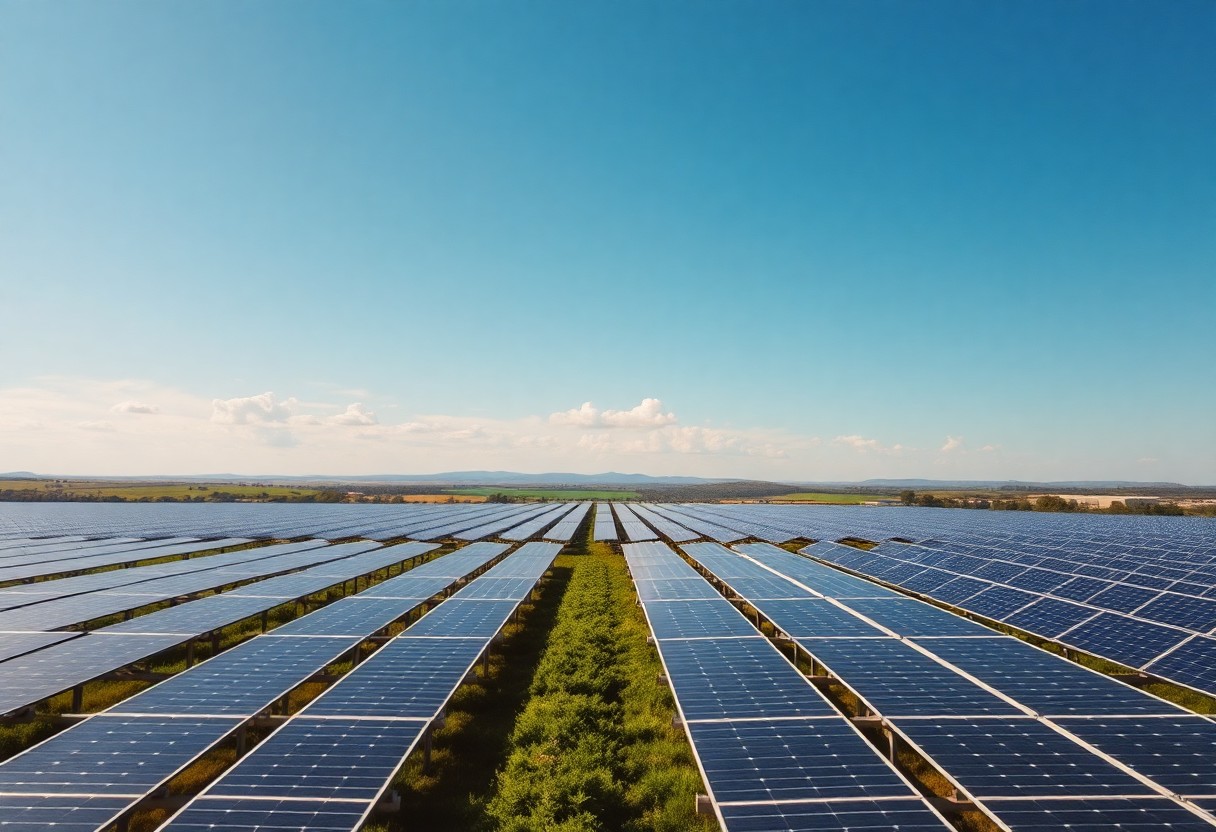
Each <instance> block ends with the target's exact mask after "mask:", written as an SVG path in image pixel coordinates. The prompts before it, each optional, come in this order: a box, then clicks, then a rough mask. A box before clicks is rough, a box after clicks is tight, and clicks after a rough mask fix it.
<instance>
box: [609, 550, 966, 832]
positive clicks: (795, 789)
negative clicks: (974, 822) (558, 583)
mask: <svg viewBox="0 0 1216 832" xmlns="http://www.w3.org/2000/svg"><path fill="white" fill-rule="evenodd" d="M623 549H624V552H625V558H626V560H627V561H628V563H629V569H630V572H631V573H632V575H633V579H634V582H635V584H636V585H637V588H638V597H639V598H641V599H642V606H643V609H644V610H645V612H646V617H647V619H648V620H649V622H650V626H651V631H652V632H653V633H654V638H655V642H656V644H657V646H658V650H659V655H660V657H661V659H662V662H663V666H664V669H665V671H666V675H667V680H668V682H669V683H670V685H671V688H672V691H673V693H674V694H675V697H676V705H677V708H678V709H679V712H680V717H681V719H682V721H683V724H684V726H685V730H686V732H687V734H688V737H689V740H690V741H691V743H692V746H693V750H694V754H695V756H696V758H697V763H698V765H699V767H700V769H701V772H702V775H703V777H704V781H705V784H706V787H707V789H708V791H709V796H710V798H711V801H712V803H713V806H714V810H715V812H716V814H717V816H718V820H719V821H720V822H721V823H722V825H723V827H724V828H725V829H727V830H728V831H732V832H733V830H750V829H768V830H777V829H784V830H812V829H815V830H827V829H850V828H874V829H879V828H883V829H895V828H898V829H901V830H903V829H913V830H931V829H932V830H942V829H947V828H949V827H948V826H947V825H946V823H945V821H944V820H943V819H942V818H941V817H940V816H939V815H938V814H937V813H936V812H935V811H934V810H933V809H932V808H931V807H930V806H929V805H928V804H927V803H926V802H925V801H924V800H923V799H922V798H921V797H920V796H919V795H918V794H917V793H916V792H915V790H914V789H913V788H912V786H911V785H910V784H909V783H908V781H907V780H905V779H904V778H903V777H902V776H901V775H900V774H899V773H898V772H897V771H896V770H895V769H894V768H893V767H892V766H891V765H889V764H888V763H887V761H886V760H884V759H883V758H882V757H881V756H880V755H879V754H878V753H877V751H876V750H875V749H874V748H873V746H871V745H870V744H869V743H867V742H866V740H865V739H864V738H863V737H862V735H861V734H860V733H859V732H858V731H857V729H856V728H854V727H853V725H852V724H851V723H850V722H849V721H848V720H847V719H845V718H844V717H843V716H842V715H841V714H840V713H838V712H837V711H836V710H835V709H834V708H833V707H832V705H831V704H830V703H829V702H828V700H827V699H825V698H824V696H823V695H822V694H821V693H820V692H819V691H818V690H817V689H816V688H815V687H814V686H812V685H811V684H810V682H809V681H807V679H806V677H805V676H803V675H802V674H801V673H800V672H799V671H798V670H797V669H796V668H795V667H794V666H793V665H792V664H790V662H789V661H788V660H787V659H786V658H785V657H784V656H782V654H781V653H780V652H779V651H778V650H777V649H776V648H775V647H774V646H773V645H772V644H771V643H770V642H769V640H768V639H766V638H765V637H763V636H762V635H761V634H760V633H759V632H758V631H757V630H756V629H755V628H754V627H753V626H752V625H751V624H749V623H748V621H747V620H746V619H745V618H744V617H743V616H742V615H741V614H740V613H739V612H738V610H736V609H735V608H734V607H733V606H732V605H731V604H730V603H729V602H728V601H726V600H725V599H724V598H723V597H722V596H721V595H719V594H718V593H717V592H716V591H715V590H714V589H713V588H712V587H711V586H710V585H709V584H708V583H707V582H706V581H705V580H704V579H703V578H702V577H701V576H700V575H698V574H697V573H696V572H694V571H693V569H692V568H691V567H689V566H688V564H686V563H685V562H684V561H683V560H681V559H680V557H679V556H678V555H677V554H676V553H675V552H674V551H672V550H671V549H670V548H669V547H668V546H667V545H665V544H661V543H636V544H626V545H625V546H624V547H623Z"/></svg>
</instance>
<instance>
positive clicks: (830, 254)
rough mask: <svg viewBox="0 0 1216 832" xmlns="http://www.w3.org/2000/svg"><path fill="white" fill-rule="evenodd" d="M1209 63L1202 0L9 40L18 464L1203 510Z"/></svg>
mask: <svg viewBox="0 0 1216 832" xmlns="http://www.w3.org/2000/svg"><path fill="white" fill-rule="evenodd" d="M1214 41H1216V4H1214V3H1212V2H1210V0H1198V1H1197V2H1187V1H1186V0H1179V2H1169V3H1159V2H1148V0H1145V2H1115V1H1112V0H1101V2H1080V1H1076V2H1050V1H1049V0H1042V2H1023V0H1017V2H983V3H977V2H972V0H966V2H943V1H942V0H936V1H934V0H926V2H918V3H907V2H881V1H879V0H872V1H871V2H809V3H808V2H763V3H744V2H731V3H722V2H707V1H706V0H698V2H686V3H680V2H666V3H654V2H611V3H608V2H586V3H567V2H552V3H549V2H538V1H536V0H523V1H521V2H510V3H508V2H491V0H485V1H484V2H459V1H458V0H457V1H456V2H453V1H452V0H445V1H444V2H409V3H407V2H400V3H390V2H327V3H319V2H301V0H292V1H291V2H271V1H270V0H262V2H257V3H244V2H241V3H235V2H195V3H186V2H175V3H158V2H138V3H133V2H107V3H95V2H80V3H73V2H55V3H32V2H31V3H21V2H12V0H8V2H0V114H2V119H3V128H2V129H0V270H2V271H0V356H3V362H2V365H0V403H2V402H4V401H7V402H8V403H7V405H2V406H0V470H7V469H9V468H36V469H37V470H43V471H50V470H55V471H81V472H83V471H90V472H94V473H127V472H128V471H126V470H109V469H112V468H118V467H122V465H123V463H122V460H124V459H125V460H128V461H129V460H131V459H132V458H133V457H132V454H134V455H135V457H134V458H135V459H137V460H138V461H136V462H131V463H130V466H129V467H130V468H131V472H136V473H138V472H147V471H154V470H175V471H176V470H181V471H185V470H186V469H195V470H197V469H201V470H211V469H213V468H218V467H221V466H222V467H227V468H236V467H239V466H241V465H242V463H247V467H246V468H245V469H242V470H248V465H254V466H256V467H258V468H260V469H263V470H269V469H274V470H281V471H284V472H295V471H303V470H321V469H325V470H329V469H333V468H335V467H337V468H342V467H343V465H344V464H345V465H346V467H345V469H344V470H343V471H340V472H349V473H355V472H363V471H377V470H381V469H391V470H424V469H429V470H438V469H442V468H446V467H513V468H518V469H523V470H539V469H542V468H548V467H555V466H557V467H564V468H572V469H575V470H585V471H594V470H600V469H603V468H605V467H613V468H616V467H629V468H634V469H641V470H648V471H649V472H651V473H716V474H732V473H739V474H741V475H749V476H750V475H755V476H760V475H763V476H774V477H782V478H798V479H859V478H862V477H864V476H881V475H885V474H890V475H901V476H913V475H921V476H971V477H985V478H987V477H993V478H999V477H1019V478H1056V479H1065V478H1067V479H1074V478H1077V479H1079V478H1128V479H1132V478H1134V479H1145V480H1152V479H1172V480H1181V481H1185V482H1193V483H1194V482H1209V483H1210V482H1216V373H1214V371H1213V357H1214V356H1216V151H1214V146H1216V140H1214V137H1216V80H1214V79H1216V50H1213V49H1212V43H1213V42H1214ZM123 385H126V386H125V387H124V386H123ZM120 390H121V391H122V392H119V391H120ZM132 390H134V391H135V392H134V393H132V392H131V391H132ZM88 391H92V392H88ZM266 392H273V394H274V396H275V401H276V402H282V401H284V400H289V399H291V398H295V399H297V400H298V401H297V402H296V403H294V404H292V405H290V406H288V407H287V408H286V409H284V410H275V409H274V408H270V409H265V408H263V410H262V411H257V412H256V413H255V412H254V411H250V413H251V414H253V415H251V416H249V418H245V417H231V416H230V415H229V414H230V411H227V410H224V411H222V412H221V410H220V409H219V408H218V406H217V409H215V410H213V408H212V400H213V399H218V400H222V401H226V400H229V399H243V398H246V397H252V396H255V395H258V394H262V393H266ZM107 396H109V397H110V398H115V397H118V400H116V401H114V402H112V403H111V402H109V399H107ZM158 396H159V397H160V398H159V399H158V398H157V397H158ZM4 397H7V398H4ZM647 397H653V398H658V399H661V400H662V411H661V412H662V413H668V412H670V413H671V414H674V418H673V420H668V421H664V420H658V421H657V422H647V421H646V420H645V419H642V420H640V422H639V424H637V425H629V424H617V425H614V424H612V423H611V419H607V420H605V418H604V417H603V416H602V413H601V415H600V416H592V417H590V418H588V419H587V420H584V421H585V424H582V425H581V426H580V425H570V424H565V423H564V422H562V420H561V419H560V418H558V419H556V420H553V419H550V414H553V413H559V414H560V413H561V412H563V411H566V410H568V409H570V408H576V407H578V406H579V405H581V404H582V403H583V402H585V401H592V402H594V404H595V407H596V408H597V409H598V410H599V411H605V410H620V411H629V410H630V409H632V408H634V407H635V406H639V402H641V401H642V399H644V398H647ZM131 402H135V403H136V405H145V406H146V408H147V410H148V411H149V412H148V413H146V414H144V415H149V416H153V417H155V416H161V417H166V418H163V419H161V420H160V421H159V423H158V424H159V427H157V428H156V429H155V430H153V429H152V428H151V427H149V426H150V425H152V424H153V423H154V422H156V419H154V418H149V419H143V420H140V419H139V418H138V411H139V407H138V406H136V407H125V408H123V407H118V406H119V405H122V404H126V405H129V404H130V403H131ZM191 402H195V404H191ZM355 402H358V403H360V405H361V407H362V410H360V411H358V412H363V411H368V412H373V413H374V414H375V417H374V421H375V422H376V425H374V426H371V428H372V433H376V434H377V435H376V436H362V437H361V438H362V439H363V440H368V439H374V440H375V441H374V442H368V441H363V442H362V443H360V442H358V441H353V440H350V436H351V434H350V432H349V431H347V432H346V433H341V434H340V435H339V433H335V432H334V431H337V429H338V428H337V426H338V424H339V422H340V420H338V421H337V422H334V425H333V430H332V431H329V430H327V429H324V428H323V425H328V424H329V423H330V422H331V421H333V420H334V419H336V417H337V415H339V414H341V413H342V412H343V409H344V408H347V407H348V406H349V405H350V404H352V403H355ZM116 407H117V408H118V409H117V410H116V409H115V408H116ZM90 408H92V409H90ZM192 408H194V409H198V412H194V410H192ZM200 408H201V409H200ZM133 414H134V415H133ZM167 417H173V418H178V417H180V420H179V423H177V424H175V425H174V426H173V427H172V429H170V428H169V427H167V426H166V425H168V423H169V422H170V419H169V418H167ZM432 417H433V418H432ZM190 418H197V419H198V420H200V421H199V425H200V426H205V430H202V431H201V433H206V435H207V436H208V437H210V438H209V439H207V440H206V442H203V441H202V440H198V439H187V438H186V437H187V436H188V435H189V434H190V433H191V428H190V424H191V423H190V422H189V419H190ZM428 419H430V421H428ZM436 420H438V421H436ZM347 421H348V422H350V423H355V422H359V421H360V420H359V419H355V418H352V419H348V420H347ZM362 421H363V422H368V421H371V420H367V419H364V420H362ZM439 422H442V423H443V425H444V426H445V428H451V429H450V430H446V429H445V430H440V429H439V428H437V427H436V424H438V423H439ZM403 424H404V425H412V426H420V425H421V426H425V429H423V427H417V428H408V427H407V428H401V427H400V426H401V425H403ZM529 425H531V427H529ZM342 426H343V427H351V426H352V425H350V424H347V425H342ZM354 426H356V427H369V426H368V425H366V424H364V425H361V426H360V425H354ZM487 426H489V427H487ZM473 427H476V428H480V429H482V430H483V431H486V430H489V431H490V432H491V433H494V432H495V431H499V433H500V434H501V436H500V438H499V440H498V446H496V447H498V450H493V449H489V450H487V449H485V448H479V446H477V445H476V444H475V443H474V444H470V441H469V437H468V436H465V435H463V434H461V431H462V430H468V429H471V428H473ZM693 427H696V428H698V429H699V430H700V433H697V434H695V435H693V434H692V433H690V434H688V435H686V436H683V438H681V436H680V435H676V434H675V431H677V430H678V429H679V428H693ZM390 429H391V430H390ZM32 431H43V433H44V435H45V436H47V437H48V438H47V439H46V441H45V442H44V443H42V444H39V443H38V442H35V441H33V440H32V439H31V438H30V437H31V436H32V435H33V434H32V433H31V432H32ZM157 431H160V434H163V436H162V437H161V439H160V440H158V441H161V442H162V443H163V445H162V446H161V450H160V451H158V455H155V456H152V455H149V456H148V457H146V458H144V457H139V453H141V452H140V451H139V450H138V449H139V448H140V447H141V446H140V445H139V442H138V438H139V436H140V435H141V434H143V435H152V434H154V433H156V432H157ZM201 433H200V435H201ZM389 433H391V434H392V435H391V436H389V435H388V434H389ZM160 434H157V435H160ZM437 434H442V435H443V436H444V437H447V435H448V434H452V436H451V437H449V438H445V439H443V440H442V441H440V439H437V438H434V437H435V436H436V435H437ZM668 434H671V435H668ZM423 435H425V436H429V437H432V439H428V440H427V441H428V442H429V443H430V444H428V445H426V450H424V449H423V448H422V446H419V445H413V444H410V442H411V441H413V440H411V439H409V437H411V436H415V437H416V436H423ZM496 435H497V434H496ZM173 436H176V437H177V439H176V440H174V439H173V438H172V437H173ZM52 437H53V438H52ZM403 437H404V438H403ZM502 437H508V438H507V439H503V438H502ZM528 437H532V438H533V439H534V440H535V443H534V445H533V446H532V447H533V449H534V450H535V449H538V448H544V447H548V448H550V452H549V455H548V456H545V455H544V454H542V453H540V452H539V451H536V454H539V455H531V456H530V455H528V454H529V453H532V452H531V451H529V452H527V453H525V450H521V449H527V448H528V447H529V445H528ZM597 437H598V439H597ZM605 437H606V438H605ZM715 437H716V438H715ZM947 437H955V438H956V439H957V440H958V444H956V445H955V446H954V447H952V448H950V449H949V450H948V451H944V452H943V451H941V449H942V448H946V447H947V446H948V445H949V444H950V442H949V440H948V439H947ZM871 440H873V444H866V443H868V442H870V441H871ZM175 441H176V442H177V444H176V445H175V444H174V442H175ZM124 442H125V443H126V444H123V443H124ZM597 442H599V444H596V443H597ZM681 442H684V443H685V445H681ZM689 442H691V443H692V445H688V444H687V443H689ZM187 443H189V444H191V445H192V446H195V448H196V450H197V449H198V447H200V446H205V447H206V448H207V449H208V452H207V453H206V454H203V455H202V456H201V457H200V456H190V455H189V454H187V453H184V452H183V453H180V454H179V453H177V452H176V451H173V450H172V449H173V448H175V447H177V448H181V447H183V446H184V445H185V444H187ZM243 443H244V444H243ZM259 443H260V445H259ZM343 443H346V444H343ZM504 443H505V444H506V445H510V447H511V448H514V449H515V450H513V451H505V450H503V449H502V447H503V445H504ZM546 443H548V444H546ZM554 443H556V444H554ZM579 443H581V444H579ZM605 443H607V444H605ZM614 443H615V444H614ZM647 443H649V444H647ZM698 443H699V444H698ZM723 443H725V445H723ZM787 444H788V445H789V448H788V449H787V448H785V447H784V446H785V445H787ZM373 445H374V446H375V447H377V448H384V447H386V446H391V448H392V451H391V452H389V451H387V450H386V451H383V452H379V451H378V452H375V453H372V452H367V453H364V452H363V451H361V450H359V449H360V448H365V447H371V446H373ZM896 445H899V446H900V448H899V449H895V446H896ZM985 446H986V447H988V448H989V449H990V450H988V451H981V448H982V447H985ZM256 447H264V448H265V449H266V451H265V453H266V454H267V455H266V456H258V455H257V452H255V448H256ZM576 447H577V448H581V449H582V451H575V450H574V448H576ZM116 448H122V449H123V455H121V456H113V457H111V456H107V455H106V454H107V453H111V452H115V451H114V449H116ZM342 448H347V449H348V450H341V449H342ZM614 448H615V449H616V451H615V452H616V453H617V454H618V455H617V456H614V455H613V454H614V452H613V451H612V449H614ZM327 449H328V450H327ZM555 449H556V450H555ZM589 449H591V450H589ZM594 449H598V450H595V451H594V452H593V450H594ZM605 449H608V450H605ZM791 449H792V450H791ZM145 450H146V449H145ZM719 451H722V452H721V453H719ZM148 453H149V454H150V452H148ZM327 453H328V454H329V455H326V454H327ZM512 454H514V456H513V455H512ZM479 455H480V456H479ZM479 458H485V459H486V460H487V464H485V465H474V464H471V463H472V462H475V461H476V460H477V459H479ZM6 460H8V461H11V464H6ZM618 460H619V464H613V463H614V462H617V461H618ZM491 463H493V464H491ZM101 469H106V470H104V471H103V470H101ZM356 469H357V470H356ZM330 472H333V473H337V472H339V471H332V470H331V471H330Z"/></svg>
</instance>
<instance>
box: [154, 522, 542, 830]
mask: <svg viewBox="0 0 1216 832" xmlns="http://www.w3.org/2000/svg"><path fill="white" fill-rule="evenodd" d="M560 548H561V547H560V546H559V545H557V544H552V543H528V544H525V545H524V546H523V547H521V548H520V549H519V550H517V551H516V552H514V553H512V554H511V555H509V556H507V557H506V558H505V559H504V560H503V561H501V562H500V563H499V564H497V565H496V566H494V567H493V568H491V569H490V570H489V571H488V572H486V573H485V574H484V575H483V576H481V577H479V578H478V579H477V580H475V581H473V582H472V583H471V584H469V585H468V586H467V587H465V588H464V589H462V590H460V591H459V592H457V593H456V594H455V595H454V596H452V598H451V600H449V601H447V602H445V603H443V604H441V605H440V606H439V607H437V608H436V609H435V610H433V611H432V612H430V613H428V614H427V615H425V616H423V617H422V618H421V619H420V620H419V621H418V623H417V624H415V625H414V626H412V627H410V628H409V629H407V630H406V631H405V632H404V633H402V634H401V635H400V636H398V637H397V638H395V639H393V640H392V641H391V642H390V643H389V644H388V645H386V646H385V647H384V648H382V649H381V650H380V651H378V652H377V653H375V654H374V655H373V656H372V657H371V658H369V659H367V660H366V661H364V662H363V663H362V664H360V665H359V666H358V667H356V668H355V669H354V670H353V671H351V672H350V673H349V674H347V675H346V676H344V677H343V678H342V679H341V680H340V681H338V682H337V683H336V684H335V685H334V686H333V687H331V688H330V689H329V690H327V691H326V692H325V693H323V694H322V695H321V696H320V697H318V698H317V699H316V700H315V701H313V702H312V703H311V704H310V705H308V706H307V707H306V708H305V709H304V710H302V711H301V712H300V713H299V714H298V715H297V716H295V717H293V718H292V719H290V720H288V721H287V722H286V723H285V724H284V725H283V726H282V727H281V728H279V729H278V730H277V731H276V732H275V733H274V734H272V735H271V736H270V737H269V738H268V739H267V740H266V741H265V742H264V743H262V744H261V745H260V746H258V748H257V749H256V750H254V751H253V752H252V753H250V754H249V755H247V756H246V757H244V758H243V759H241V761H240V762H239V763H238V764H237V765H236V766H235V767H233V768H232V769H231V770H230V771H228V772H227V773H226V774H225V775H224V776H222V777H221V778H220V779H219V780H217V781H215V782H214V783H212V784H211V785H210V786H209V787H208V788H207V790H206V791H204V792H203V793H202V794H200V795H199V796H198V797H196V798H195V799H194V800H192V801H191V802H190V803H189V804H187V806H186V807H185V808H183V809H182V810H181V812H180V813H178V814H177V815H175V816H174V817H173V818H172V819H170V821H169V823H168V825H167V826H166V827H165V828H166V829H167V830H178V831H179V832H180V830H195V829H209V828H215V826H216V825H217V824H218V825H220V826H222V827H223V828H224V829H229V830H245V829H249V830H254V829H265V828H267V825H268V824H269V825H272V826H278V825H281V824H283V823H285V822H289V823H290V824H291V825H292V828H294V829H301V830H313V829H317V830H320V829H324V830H342V829H347V830H354V829H356V828H357V827H358V826H359V825H360V824H361V823H362V822H363V820H364V819H365V818H366V816H367V814H368V813H370V812H371V810H372V808H373V807H374V806H375V804H376V803H377V802H378V801H379V800H380V797H381V795H382V794H383V792H384V791H385V790H386V789H387V788H388V785H389V783H390V781H391V779H392V777H393V775H394V774H395V773H396V771H397V769H398V768H400V766H401V764H402V763H403V762H404V761H405V758H406V757H407V756H408V755H409V754H410V752H411V751H412V750H413V749H414V747H415V746H416V744H417V743H418V742H419V741H420V740H421V739H423V738H424V737H425V736H426V733H427V731H428V730H429V729H430V726H431V724H432V723H433V722H434V721H435V720H436V719H437V718H438V717H439V716H440V714H441V713H442V711H443V709H444V707H445V706H446V703H447V701H448V699H449V698H450V697H451V695H452V694H453V693H454V692H455V690H456V688H457V687H458V686H459V685H460V683H461V681H462V680H463V679H464V678H465V677H466V676H467V674H468V673H469V672H470V671H471V670H472V668H473V666H474V665H475V663H476V662H477V660H478V658H479V657H480V656H481V655H482V653H483V652H484V651H485V650H486V649H487V648H488V646H489V644H490V640H491V639H492V638H493V637H494V636H495V634H497V633H498V631H499V630H501V629H502V627H503V626H504V624H506V622H507V620H508V619H509V618H510V616H511V615H512V613H513V612H514V610H515V609H516V608H517V607H518V606H519V604H520V603H522V602H523V600H524V599H525V598H526V597H527V596H528V594H529V593H530V592H531V591H532V588H533V587H534V586H535V584H536V582H537V581H538V580H539V579H540V577H541V575H543V574H544V572H545V571H546V570H547V569H548V568H549V565H550V564H551V563H552V561H553V558H554V557H555V556H556V555H557V552H558V551H559V550H560ZM483 581H496V582H499V583H497V585H496V586H495V587H494V590H493V591H492V592H491V593H489V595H490V596H500V595H501V596H505V597H487V595H486V594H485V593H477V592H475V591H474V590H475V589H476V588H478V587H479V586H480V585H481V584H482V582H483ZM289 805H290V806H293V807H297V809H293V810H288V811H287V814H286V815H285V814H284V812H285V809H284V807H285V806H289Z"/></svg>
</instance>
